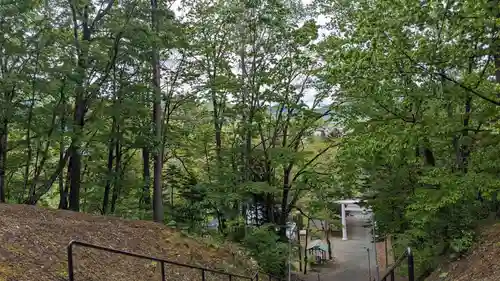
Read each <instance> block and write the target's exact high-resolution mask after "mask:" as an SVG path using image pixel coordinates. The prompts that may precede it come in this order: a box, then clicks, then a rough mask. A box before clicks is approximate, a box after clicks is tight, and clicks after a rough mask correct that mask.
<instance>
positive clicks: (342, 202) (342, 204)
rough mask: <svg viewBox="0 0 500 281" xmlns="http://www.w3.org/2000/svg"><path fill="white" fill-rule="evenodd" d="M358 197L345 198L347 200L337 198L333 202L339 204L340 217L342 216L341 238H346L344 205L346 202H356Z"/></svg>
mask: <svg viewBox="0 0 500 281" xmlns="http://www.w3.org/2000/svg"><path fill="white" fill-rule="evenodd" d="M359 202H360V200H359V199H347V200H337V201H335V203H337V204H340V207H341V213H340V214H341V217H342V240H347V224H346V214H345V211H346V205H347V204H358V203H359Z"/></svg>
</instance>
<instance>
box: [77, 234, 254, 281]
mask: <svg viewBox="0 0 500 281" xmlns="http://www.w3.org/2000/svg"><path fill="white" fill-rule="evenodd" d="M75 246H81V247H84V248H91V249H96V250H101V251H106V252H110V253H115V254H120V255H125V256H129V257H135V258H139V259H145V260H151V261H155V262H157V263H159V264H160V265H161V277H162V279H161V280H162V281H166V275H165V264H172V265H177V266H181V267H187V268H191V269H197V270H200V271H201V280H202V281H206V278H205V273H206V272H210V273H216V274H220V275H224V276H228V277H229V281H231V280H232V278H233V277H235V278H239V279H244V280H250V281H258V280H259V273H258V272H257V273H256V274H255V275H254V276H253V277H248V276H243V275H238V274H231V273H227V272H224V271H220V270H215V269H209V268H204V267H200V266H195V265H189V264H183V263H179V262H175V261H170V260H166V259H161V258H156V257H151V256H145V255H140V254H136V253H131V252H127V251H122V250H116V249H113V248H107V247H102V246H98V245H94V244H90V243H85V242H80V241H75V240H73V241H71V242H69V244H68V246H67V250H68V278H69V281H75V277H74V269H73V267H74V266H73V248H74V247H75Z"/></svg>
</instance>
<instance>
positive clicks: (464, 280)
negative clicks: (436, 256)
mask: <svg viewBox="0 0 500 281" xmlns="http://www.w3.org/2000/svg"><path fill="white" fill-rule="evenodd" d="M427 280H428V281H500V223H497V224H495V225H492V226H491V227H488V228H487V229H486V230H485V231H484V232H483V233H482V235H481V237H480V239H479V242H478V243H477V244H476V245H475V246H474V247H473V249H472V250H471V252H470V253H469V254H468V255H467V256H466V257H464V258H462V259H460V260H458V261H455V262H453V263H451V264H447V265H446V266H442V267H441V268H439V269H438V270H436V271H435V272H434V273H433V274H432V275H431V277H430V278H428V279H427Z"/></svg>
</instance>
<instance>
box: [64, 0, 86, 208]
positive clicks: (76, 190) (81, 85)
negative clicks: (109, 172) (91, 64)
mask: <svg viewBox="0 0 500 281" xmlns="http://www.w3.org/2000/svg"><path fill="white" fill-rule="evenodd" d="M72 5H75V3H72ZM75 6H76V5H75ZM75 6H72V9H73V10H76V9H77V7H75ZM73 13H74V14H73V18H74V19H73V20H74V21H75V22H76V20H77V19H76V14H75V13H76V12H75V11H74V12H73ZM83 14H84V18H83V19H82V21H83V24H82V28H83V33H82V41H83V44H81V46H80V47H79V49H78V64H77V68H76V77H77V78H76V80H77V81H76V88H75V105H74V107H75V109H74V114H73V131H72V133H73V136H72V140H71V145H70V147H69V154H70V159H69V176H70V187H69V209H70V210H73V211H76V212H78V211H80V183H81V168H82V155H81V153H82V152H81V135H82V131H83V126H84V124H85V111H86V107H87V102H86V97H85V80H86V76H87V73H86V72H87V64H88V50H89V46H90V44H91V30H90V27H89V16H88V7H87V6H86V7H85V8H84V12H83ZM74 28H75V40H76V41H78V40H79V39H78V37H77V35H78V29H77V28H78V27H77V26H75V27H74Z"/></svg>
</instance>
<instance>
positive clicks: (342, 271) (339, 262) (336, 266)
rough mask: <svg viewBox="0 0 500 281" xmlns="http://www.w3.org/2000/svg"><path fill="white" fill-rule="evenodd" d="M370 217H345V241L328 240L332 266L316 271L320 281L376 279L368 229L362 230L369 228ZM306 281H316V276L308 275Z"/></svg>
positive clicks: (337, 238) (355, 214)
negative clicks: (331, 251)
mask: <svg viewBox="0 0 500 281" xmlns="http://www.w3.org/2000/svg"><path fill="white" fill-rule="evenodd" d="M369 220H370V215H362V214H361V213H358V212H356V213H353V216H349V217H347V236H348V239H349V240H347V241H342V238H341V237H334V238H332V239H330V240H331V242H332V248H333V256H334V262H332V263H330V264H328V265H325V266H324V267H322V268H318V270H319V277H320V281H369V275H370V270H369V268H370V267H371V280H373V279H374V278H375V275H376V273H375V255H374V253H373V244H372V243H371V233H370V232H371V229H370V228H369V227H368V228H366V227H363V225H367V224H369ZM367 247H369V249H370V267H369V266H368V263H369V262H368V252H367V250H366V248H367ZM307 281H318V273H315V272H311V273H310V274H308V276H307Z"/></svg>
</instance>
